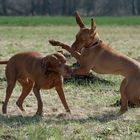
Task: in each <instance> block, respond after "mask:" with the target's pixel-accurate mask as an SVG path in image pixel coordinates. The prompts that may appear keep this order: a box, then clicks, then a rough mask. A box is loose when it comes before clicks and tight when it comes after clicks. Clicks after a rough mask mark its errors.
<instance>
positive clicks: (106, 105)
mask: <svg viewBox="0 0 140 140" xmlns="http://www.w3.org/2000/svg"><path fill="white" fill-rule="evenodd" d="M34 18H35V17H34ZM37 18H39V17H37ZM71 22H73V25H75V23H74V19H72V21H71ZM21 25H22V24H21ZM28 25H29V24H28ZM78 30H79V28H78V27H77V26H75V27H74V26H69V25H60V26H55V25H54V24H51V26H41V25H40V26H31V24H30V26H17V25H15V26H7V25H4V26H0V60H3V59H8V58H9V57H10V56H12V55H14V54H15V53H18V52H21V51H38V52H41V53H43V54H44V55H46V54H48V53H53V52H56V51H57V50H61V49H60V48H57V47H51V46H50V45H49V44H48V39H52V38H53V39H57V40H60V41H63V42H65V43H68V44H71V43H72V42H73V41H74V39H75V34H76V33H77V32H78ZM97 31H98V32H99V34H100V36H101V38H102V39H103V40H106V41H107V42H108V43H109V44H110V45H111V47H112V48H114V49H116V50H118V51H120V52H122V53H124V54H126V55H128V56H130V57H132V58H135V59H138V60H140V49H139V47H140V41H139V39H140V35H139V31H140V26H127V25H124V26H120V25H105V26H104V25H102V26H97ZM73 62H75V60H74V59H68V64H72V63H73ZM4 69H5V66H3V65H1V66H0V139H2V140H3V139H11V140H14V139H15V140H25V139H28V140H33V139H34V140H38V139H42V140H49V139H55V140H92V139H104V140H106V139H112V140H115V139H122V140H126V139H139V138H140V109H139V108H135V109H129V111H128V112H127V113H125V114H124V115H122V116H119V115H118V114H117V113H118V111H119V107H111V106H110V105H111V104H113V103H115V102H116V100H118V99H120V93H119V87H120V83H121V80H122V79H123V77H121V76H114V75H100V74H95V75H96V76H97V77H98V78H100V79H103V80H107V81H109V82H108V83H106V82H104V81H102V82H101V81H100V82H99V81H98V80H96V79H95V80H94V82H93V83H92V82H91V83H90V82H87V81H82V83H83V85H79V84H78V83H77V81H71V82H67V83H65V85H64V89H65V95H66V99H67V102H68V104H69V107H70V109H71V114H70V115H69V114H65V110H64V108H63V106H62V104H61V102H60V99H59V98H58V95H57V94H56V92H55V90H54V89H51V90H48V91H46V90H43V91H42V94H41V96H42V99H43V104H44V109H43V110H44V117H38V116H36V117H35V116H34V114H35V112H36V107H37V102H36V99H35V97H34V95H33V93H32V92H31V94H30V95H29V96H28V97H27V98H26V99H25V102H24V107H25V109H26V111H27V113H26V114H25V115H24V116H23V117H22V116H21V112H19V110H18V109H17V107H16V105H15V102H16V100H17V99H18V97H19V95H20V92H21V88H20V86H19V84H17V86H16V88H15V90H14V92H13V94H12V96H11V98H10V101H9V104H8V115H7V116H4V115H3V114H2V112H1V107H2V101H3V100H4V97H5V89H6V81H4V78H5V73H4ZM61 113H64V114H63V115H62V116H61Z"/></svg>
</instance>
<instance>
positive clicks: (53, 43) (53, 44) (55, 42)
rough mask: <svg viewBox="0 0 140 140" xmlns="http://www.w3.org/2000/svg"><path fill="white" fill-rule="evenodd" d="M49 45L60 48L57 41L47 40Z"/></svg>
mask: <svg viewBox="0 0 140 140" xmlns="http://www.w3.org/2000/svg"><path fill="white" fill-rule="evenodd" d="M49 43H50V44H51V45H52V46H61V45H62V44H61V43H60V42H59V41H55V40H49Z"/></svg>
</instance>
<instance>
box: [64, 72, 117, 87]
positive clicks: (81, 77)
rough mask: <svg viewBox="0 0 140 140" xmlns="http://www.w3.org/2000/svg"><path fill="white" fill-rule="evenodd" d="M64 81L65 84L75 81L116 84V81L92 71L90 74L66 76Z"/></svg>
mask: <svg viewBox="0 0 140 140" xmlns="http://www.w3.org/2000/svg"><path fill="white" fill-rule="evenodd" d="M64 83H65V84H69V83H73V84H77V85H89V84H95V83H99V84H106V85H115V83H114V82H112V81H108V80H105V79H102V78H99V77H97V76H95V75H93V74H92V73H90V74H88V75H75V76H71V78H64Z"/></svg>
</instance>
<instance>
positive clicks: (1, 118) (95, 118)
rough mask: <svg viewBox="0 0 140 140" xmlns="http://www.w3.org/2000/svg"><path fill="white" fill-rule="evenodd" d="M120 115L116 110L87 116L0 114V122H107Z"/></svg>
mask: <svg viewBox="0 0 140 140" xmlns="http://www.w3.org/2000/svg"><path fill="white" fill-rule="evenodd" d="M119 117H120V115H119V114H118V113H116V111H111V112H106V113H103V114H99V115H95V114H90V115H88V116H87V117H82V118H81V117H80V118H77V117H74V116H73V114H71V115H70V116H69V117H67V116H63V117H58V116H57V115H54V114H52V115H48V116H45V117H43V116H39V115H35V116H24V117H23V116H21V115H12V116H5V115H2V114H0V124H1V125H2V124H4V125H8V126H10V127H15V126H23V125H30V124H37V123H40V122H42V121H43V122H44V121H45V123H46V124H48V125H52V124H71V123H80V124H84V123H89V122H100V123H107V122H110V121H112V120H117V119H118V118H119Z"/></svg>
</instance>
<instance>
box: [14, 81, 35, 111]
mask: <svg viewBox="0 0 140 140" xmlns="http://www.w3.org/2000/svg"><path fill="white" fill-rule="evenodd" d="M18 81H19V83H20V84H21V86H22V93H21V95H20V97H19V98H18V100H17V102H16V105H17V106H18V107H19V109H20V110H21V111H25V110H24V108H23V106H22V104H23V101H24V99H25V98H26V97H27V95H28V94H29V93H30V91H31V89H32V87H33V82H32V81H31V80H27V81H26V80H25V81H21V80H18Z"/></svg>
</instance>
